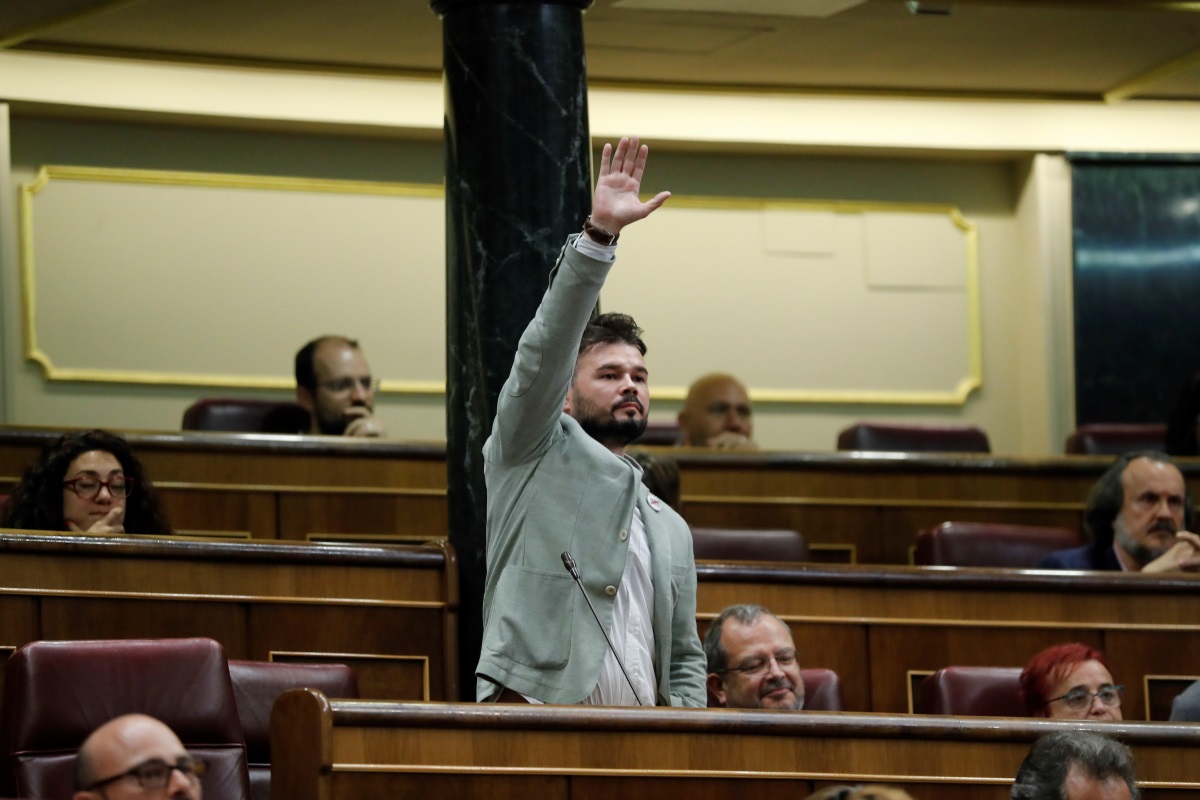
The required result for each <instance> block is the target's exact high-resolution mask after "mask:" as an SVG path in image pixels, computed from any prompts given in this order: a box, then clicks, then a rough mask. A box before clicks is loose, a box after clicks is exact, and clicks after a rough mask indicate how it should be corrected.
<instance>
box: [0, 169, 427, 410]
mask: <svg viewBox="0 0 1200 800" xmlns="http://www.w3.org/2000/svg"><path fill="white" fill-rule="evenodd" d="M51 180H58V181H90V182H94V183H95V182H98V183H129V184H140V185H147V186H192V187H209V188H221V189H255V190H267V191H284V192H310V193H314V192H320V193H328V194H359V195H377V196H390V197H396V196H400V197H428V198H440V197H443V196H444V195H445V192H444V190H443V188H442V187H441V186H440V185H433V184H416V183H374V182H370V181H348V180H332V179H317V178H286V177H277V176H261V175H235V174H225V173H213V172H182V171H167V170H142V169H110V168H106V167H72V166H57V165H47V166H43V167H42V168H41V169H39V170H38V174H37V177H36V178H34V180H33V181H32V182H31V183H28V184H22V186H21V197H20V213H21V222H20V234H19V239H20V243H19V244H20V251H21V254H20V272H21V316H22V319H23V321H24V325H23V334H24V344H25V359H26V360H27V361H32V362H33V363H35V364H37V365H38V366H39V367H41V369H42V374H43V377H44V378H45V379H46V380H47V381H70V382H76V383H120V384H135V385H139V384H140V385H158V386H194V387H208V388H219V389H284V390H288V391H290V390H293V389H295V388H296V381H295V379H294V378H292V377H291V376H282V377H272V376H264V375H211V374H195V373H186V372H185V373H177V372H147V371H130V370H107V369H87V368H73V369H65V368H61V367H56V366H55V365H54V362H53V361H52V360H51V359H50V356H49V355H48V354H47V353H46V352H45V351H44V350H42V349H41V348H40V347H38V342H37V314H36V311H37V304H36V299H37V288H36V280H35V268H34V241H33V199H34V197H35V196H36V195H37V194H38V193H39V192H41V191H42V190H43V189H45V188H46V186H48V185H49V183H50V181H51ZM379 391H380V392H381V393H384V394H398V395H418V396H429V397H440V396H441V395H443V394H445V384H444V382H442V381H406V380H383V381H381V382H380V386H379Z"/></svg>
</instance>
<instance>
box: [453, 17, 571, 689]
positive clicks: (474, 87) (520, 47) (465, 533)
mask: <svg viewBox="0 0 1200 800" xmlns="http://www.w3.org/2000/svg"><path fill="white" fill-rule="evenodd" d="M590 4H591V0H576V1H575V2H556V3H555V2H512V3H504V4H497V3H491V2H487V1H486V0H474V1H473V2H472V1H471V0H432V2H431V3H430V5H431V6H432V8H433V10H434V11H435V12H436V13H437V14H438V15H440V16H441V17H442V31H443V32H442V46H443V62H444V67H445V79H444V80H445V89H446V119H445V134H446V328H447V330H446V440H447V441H446V462H447V481H448V486H449V498H448V500H449V510H450V541H451V543H452V544H453V545H454V547H455V549H456V550H457V551H458V556H459V567H460V576H461V580H460V584H459V585H460V591H461V598H462V609H461V614H460V617H459V673H460V676H461V678H460V681H459V688H460V691H461V695H462V698H463V699H464V700H469V699H473V698H474V696H475V664H476V662H477V661H478V658H479V647H480V642H481V640H482V634H483V616H482V605H483V602H482V601H483V579H484V575H485V541H484V523H485V519H486V513H487V506H486V492H485V488H484V482H483V462H482V455H481V450H482V448H483V443H484V441H485V440H486V439H487V436H488V433H489V432H490V431H491V426H492V418H493V416H495V413H496V398H497V396H498V395H499V393H500V387H501V386H502V385H503V383H504V379H505V378H506V377H507V375H508V371H509V369H510V368H511V367H512V361H513V355H514V353H515V352H516V346H517V340H518V339H519V338H520V335H521V331H523V330H524V329H525V326H526V325H527V324H528V323H529V320H530V319H532V318H533V313H534V311H535V310H536V309H537V305H538V302H539V301H540V300H541V297H542V294H543V293H544V292H545V290H546V282H547V277H548V275H549V272H550V268H551V266H552V265H553V263H554V260H555V258H556V256H557V255H558V251H559V249H560V248H561V247H562V243H563V240H564V238H565V237H566V235H567V234H568V233H570V232H572V231H575V230H578V229H579V227H580V225H581V224H582V222H583V218H584V217H585V216H586V215H587V213H588V211H589V210H590V205H591V155H590V154H591V148H590V141H589V136H588V120H587V85H586V74H585V69H584V57H583V22H582V19H581V17H582V11H583V9H585V8H587V6H589V5H590Z"/></svg>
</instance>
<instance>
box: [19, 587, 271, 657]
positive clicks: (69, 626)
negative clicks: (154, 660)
mask: <svg viewBox="0 0 1200 800" xmlns="http://www.w3.org/2000/svg"><path fill="white" fill-rule="evenodd" d="M181 636H208V637H210V638H213V639H216V640H217V641H218V642H220V643H221V645H222V646H223V647H224V648H225V655H226V656H228V657H229V658H250V654H249V648H248V647H247V640H246V611H245V608H244V607H242V605H241V604H239V603H215V602H214V603H188V602H171V601H162V602H156V601H147V600H141V599H135V600H108V599H104V598H97V597H62V598H60V597H48V598H45V599H43V600H42V637H43V638H45V639H63V640H71V639H170V638H177V637H181Z"/></svg>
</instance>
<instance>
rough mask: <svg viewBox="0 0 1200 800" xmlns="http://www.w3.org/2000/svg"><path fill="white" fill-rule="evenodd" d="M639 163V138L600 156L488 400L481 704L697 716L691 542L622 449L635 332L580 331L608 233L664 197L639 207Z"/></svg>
mask: <svg viewBox="0 0 1200 800" xmlns="http://www.w3.org/2000/svg"><path fill="white" fill-rule="evenodd" d="M647 154H648V149H647V148H646V146H645V145H641V146H639V143H638V140H637V138H631V139H621V141H620V142H619V143H618V144H617V146H616V148H615V149H614V148H613V146H612V145H611V144H606V145H604V150H603V153H602V156H601V161H600V172H599V178H598V179H597V181H596V188H595V191H594V193H593V195H592V213H591V216H589V217H588V218H587V220H585V221H584V225H583V233H581V234H575V235H573V236H571V237H569V238H568V240H567V243H566V245H565V246H564V248H563V251H562V253H561V254H560V256H559V260H558V264H557V265H556V266H555V268H554V270H553V272H552V273H551V275H550V287H549V289H548V290H547V292H546V295H545V297H544V298H543V299H542V303H541V305H540V306H539V307H538V310H537V313H536V314H535V315H534V318H533V321H532V322H530V324H529V326H528V327H527V328H526V329H525V332H524V333H523V334H522V336H521V340H520V343H519V344H518V346H517V355H516V358H515V359H514V361H513V367H512V371H511V372H510V373H509V376H508V380H507V381H506V382H505V384H504V387H503V389H501V391H500V398H499V403H498V406H497V412H496V420H495V422H494V424H493V426H492V435H491V436H490V437H489V438H488V440H487V442H486V444H485V445H484V448H483V453H484V474H485V477H486V481H487V492H488V498H487V503H488V514H487V568H488V574H487V581H486V584H485V587H484V597H483V621H484V631H483V648H482V652H481V655H480V658H479V665H478V667H477V668H476V674H477V676H478V686H477V692H476V695H477V697H478V698H479V699H480V700H493V701H495V700H499V701H502V702H503V701H515V702H520V701H521V700H522V699H524V700H527V701H533V702H544V703H589V704H596V705H675V706H697V707H702V706H704V705H705V700H706V698H705V683H704V682H705V674H706V672H705V659H704V653H703V651H702V649H701V647H700V640H699V637H698V636H697V633H696V613H695V612H696V567H695V562H694V560H693V556H692V540H691V533H690V531H689V530H688V527H687V524H686V523H685V522H684V521H683V519H682V518H681V517H680V516H679V515H678V514H676V513H675V512H674V511H672V510H671V508H670V507H669V506H668V505H667V504H666V503H663V502H661V501H660V500H659V499H658V498H656V497H654V496H653V495H650V494H649V493H648V492H647V490H646V488H645V487H644V486H643V485H642V482H641V468H640V467H639V466H638V465H637V462H636V461H634V460H633V459H632V458H631V457H629V456H628V455H626V453H625V446H626V445H627V444H628V443H629V442H631V441H633V440H634V439H635V438H637V437H638V436H639V435H640V434H641V432H642V431H643V430H644V429H645V427H646V412H647V409H648V407H649V404H650V393H649V389H648V386H649V372H648V370H647V369H646V363H645V360H644V358H643V356H644V355H645V352H646V346H645V344H644V343H643V342H642V340H641V329H640V328H638V327H637V324H636V323H635V322H634V321H633V319H632V318H631V317H629V316H627V315H624V314H604V315H601V316H599V317H597V318H595V319H589V318H590V316H591V313H592V309H593V308H594V307H595V305H596V300H597V298H598V297H599V294H600V289H601V287H602V286H603V285H604V280H605V277H606V276H607V275H608V271H609V269H611V268H612V265H613V262H614V259H615V252H616V243H617V238H618V236H619V235H620V233H621V231H622V230H623V229H624V228H625V227H626V226H627V225H630V224H632V223H634V222H636V221H638V220H640V219H643V218H645V217H647V216H648V215H649V214H650V213H651V212H653V211H654V210H655V209H657V208H658V207H659V206H661V205H662V204H663V202H664V201H666V199H667V198H668V197H669V196H670V193H669V192H660V193H659V194H657V195H655V196H654V197H653V198H651V199H650V200H648V201H646V202H642V200H641V199H640V197H639V196H638V192H639V189H640V188H641V182H642V175H643V172H644V170H645V167H646V158H647ZM564 553H570V554H572V556H573V557H574V560H575V562H576V563H577V564H578V572H579V575H580V578H581V581H582V585H583V586H584V587H586V591H587V596H588V597H589V598H590V599H591V602H592V604H594V606H595V612H596V616H597V617H598V620H597V619H594V618H593V617H592V612H591V611H590V610H589V609H588V603H587V601H586V600H585V597H584V595H583V594H582V592H581V591H580V587H579V586H577V585H576V584H575V582H574V581H573V580H572V577H571V575H570V574H568V572H567V570H566V569H564V564H563V561H564ZM606 633H607V635H608V639H609V640H610V641H611V643H612V646H611V649H610V646H609V644H608V643H607V642H606V641H605V634H606ZM614 651H615V652H614Z"/></svg>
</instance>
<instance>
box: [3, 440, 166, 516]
mask: <svg viewBox="0 0 1200 800" xmlns="http://www.w3.org/2000/svg"><path fill="white" fill-rule="evenodd" d="M0 527H3V528H19V529H22V530H35V531H77V532H80V533H93V534H108V533H126V532H128V533H141V534H148V535H152V536H170V535H171V534H172V533H173V531H172V530H171V525H170V523H168V522H167V518H166V516H165V515H164V514H163V510H162V506H161V505H160V504H159V501H158V495H157V494H155V492H154V487H153V486H151V485H150V481H149V480H147V479H146V477H145V475H144V473H143V472H142V465H141V464H139V463H138V460H137V459H136V458H134V457H133V451H131V450H130V449H129V445H128V444H127V443H126V442H125V440H124V439H122V438H121V437H120V436H115V435H113V434H111V433H108V432H106V431H84V432H81V433H67V434H63V435H62V436H60V437H59V438H58V439H57V440H56V441H55V442H53V443H52V444H50V445H48V446H47V447H46V448H45V449H44V450H43V451H42V453H41V455H40V456H38V458H37V460H36V461H35V462H33V464H32V465H30V467H29V469H27V470H25V474H24V475H23V476H21V482H20V483H18V484H17V487H16V488H15V489H13V493H12V496H11V497H9V499H8V505H7V507H5V509H4V511H3V513H2V514H0Z"/></svg>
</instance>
